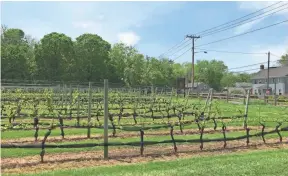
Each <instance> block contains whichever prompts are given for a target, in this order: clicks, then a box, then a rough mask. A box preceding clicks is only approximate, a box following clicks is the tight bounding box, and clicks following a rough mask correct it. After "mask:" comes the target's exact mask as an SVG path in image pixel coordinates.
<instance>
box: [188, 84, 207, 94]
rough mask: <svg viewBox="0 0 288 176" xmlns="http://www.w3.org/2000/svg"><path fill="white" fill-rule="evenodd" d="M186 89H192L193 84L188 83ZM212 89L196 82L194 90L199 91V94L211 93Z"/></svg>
mask: <svg viewBox="0 0 288 176" xmlns="http://www.w3.org/2000/svg"><path fill="white" fill-rule="evenodd" d="M185 87H186V89H192V83H187V84H186V85H185ZM209 89H210V87H209V86H208V85H207V84H205V83H203V82H194V88H193V90H195V91H198V92H206V91H209Z"/></svg>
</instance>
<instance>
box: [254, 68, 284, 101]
mask: <svg viewBox="0 0 288 176" xmlns="http://www.w3.org/2000/svg"><path fill="white" fill-rule="evenodd" d="M267 78H268V69H265V68H264V65H261V66H260V71H259V72H257V73H255V74H254V76H253V77H252V78H251V80H252V93H253V94H256V95H260V96H263V95H265V94H266V91H267V90H269V94H270V95H271V94H275V93H276V95H284V94H288V66H283V67H270V68H269V87H268V89H267ZM275 88H276V89H275ZM267 92H268V91H267Z"/></svg>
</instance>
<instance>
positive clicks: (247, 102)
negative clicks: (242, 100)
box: [243, 89, 250, 129]
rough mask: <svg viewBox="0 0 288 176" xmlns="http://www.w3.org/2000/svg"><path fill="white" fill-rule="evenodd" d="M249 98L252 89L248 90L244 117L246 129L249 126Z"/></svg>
mask: <svg viewBox="0 0 288 176" xmlns="http://www.w3.org/2000/svg"><path fill="white" fill-rule="evenodd" d="M249 99H250V89H249V90H248V92H247V98H246V106H245V117H244V125H243V126H244V128H245V129H246V127H247V118H248V106H249Z"/></svg>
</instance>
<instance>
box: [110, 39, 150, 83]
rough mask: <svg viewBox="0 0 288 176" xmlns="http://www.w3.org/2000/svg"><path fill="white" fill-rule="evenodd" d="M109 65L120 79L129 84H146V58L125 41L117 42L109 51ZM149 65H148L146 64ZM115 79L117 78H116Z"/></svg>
mask: <svg viewBox="0 0 288 176" xmlns="http://www.w3.org/2000/svg"><path fill="white" fill-rule="evenodd" d="M109 57H110V60H109V65H110V66H111V67H112V68H113V69H112V70H114V73H115V74H116V75H117V76H118V80H119V81H121V82H123V83H125V84H126V85H128V86H135V85H142V84H144V77H145V73H144V72H145V71H144V70H145V69H147V68H145V65H146V64H145V60H144V56H143V55H142V54H139V53H138V51H137V50H136V49H135V48H134V47H131V46H127V45H125V44H123V43H118V44H115V45H114V46H113V47H112V49H111V51H110V53H109ZM146 66H147V65H146ZM114 79H115V78H114Z"/></svg>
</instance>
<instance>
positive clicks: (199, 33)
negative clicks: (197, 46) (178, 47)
mask: <svg viewBox="0 0 288 176" xmlns="http://www.w3.org/2000/svg"><path fill="white" fill-rule="evenodd" d="M280 2H282V1H279V2H276V3H274V4H272V5H269V6H267V7H265V8H262V9H260V10H257V11H255V12H253V13H250V14H247V15H245V16H243V17H240V18H237V19H235V20H232V21H228V22H226V23H223V24H221V25H218V26H215V27H212V28H210V29H206V30H204V31H202V32H198V33H196V34H197V35H201V34H202V33H205V32H207V31H211V30H214V29H215V28H216V29H217V28H218V27H220V26H224V25H227V24H230V23H232V22H234V21H237V20H240V19H243V18H245V17H249V16H251V15H253V14H256V13H258V12H261V11H262V10H264V9H267V8H270V7H272V6H274V5H277V4H279V3H280Z"/></svg>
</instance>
